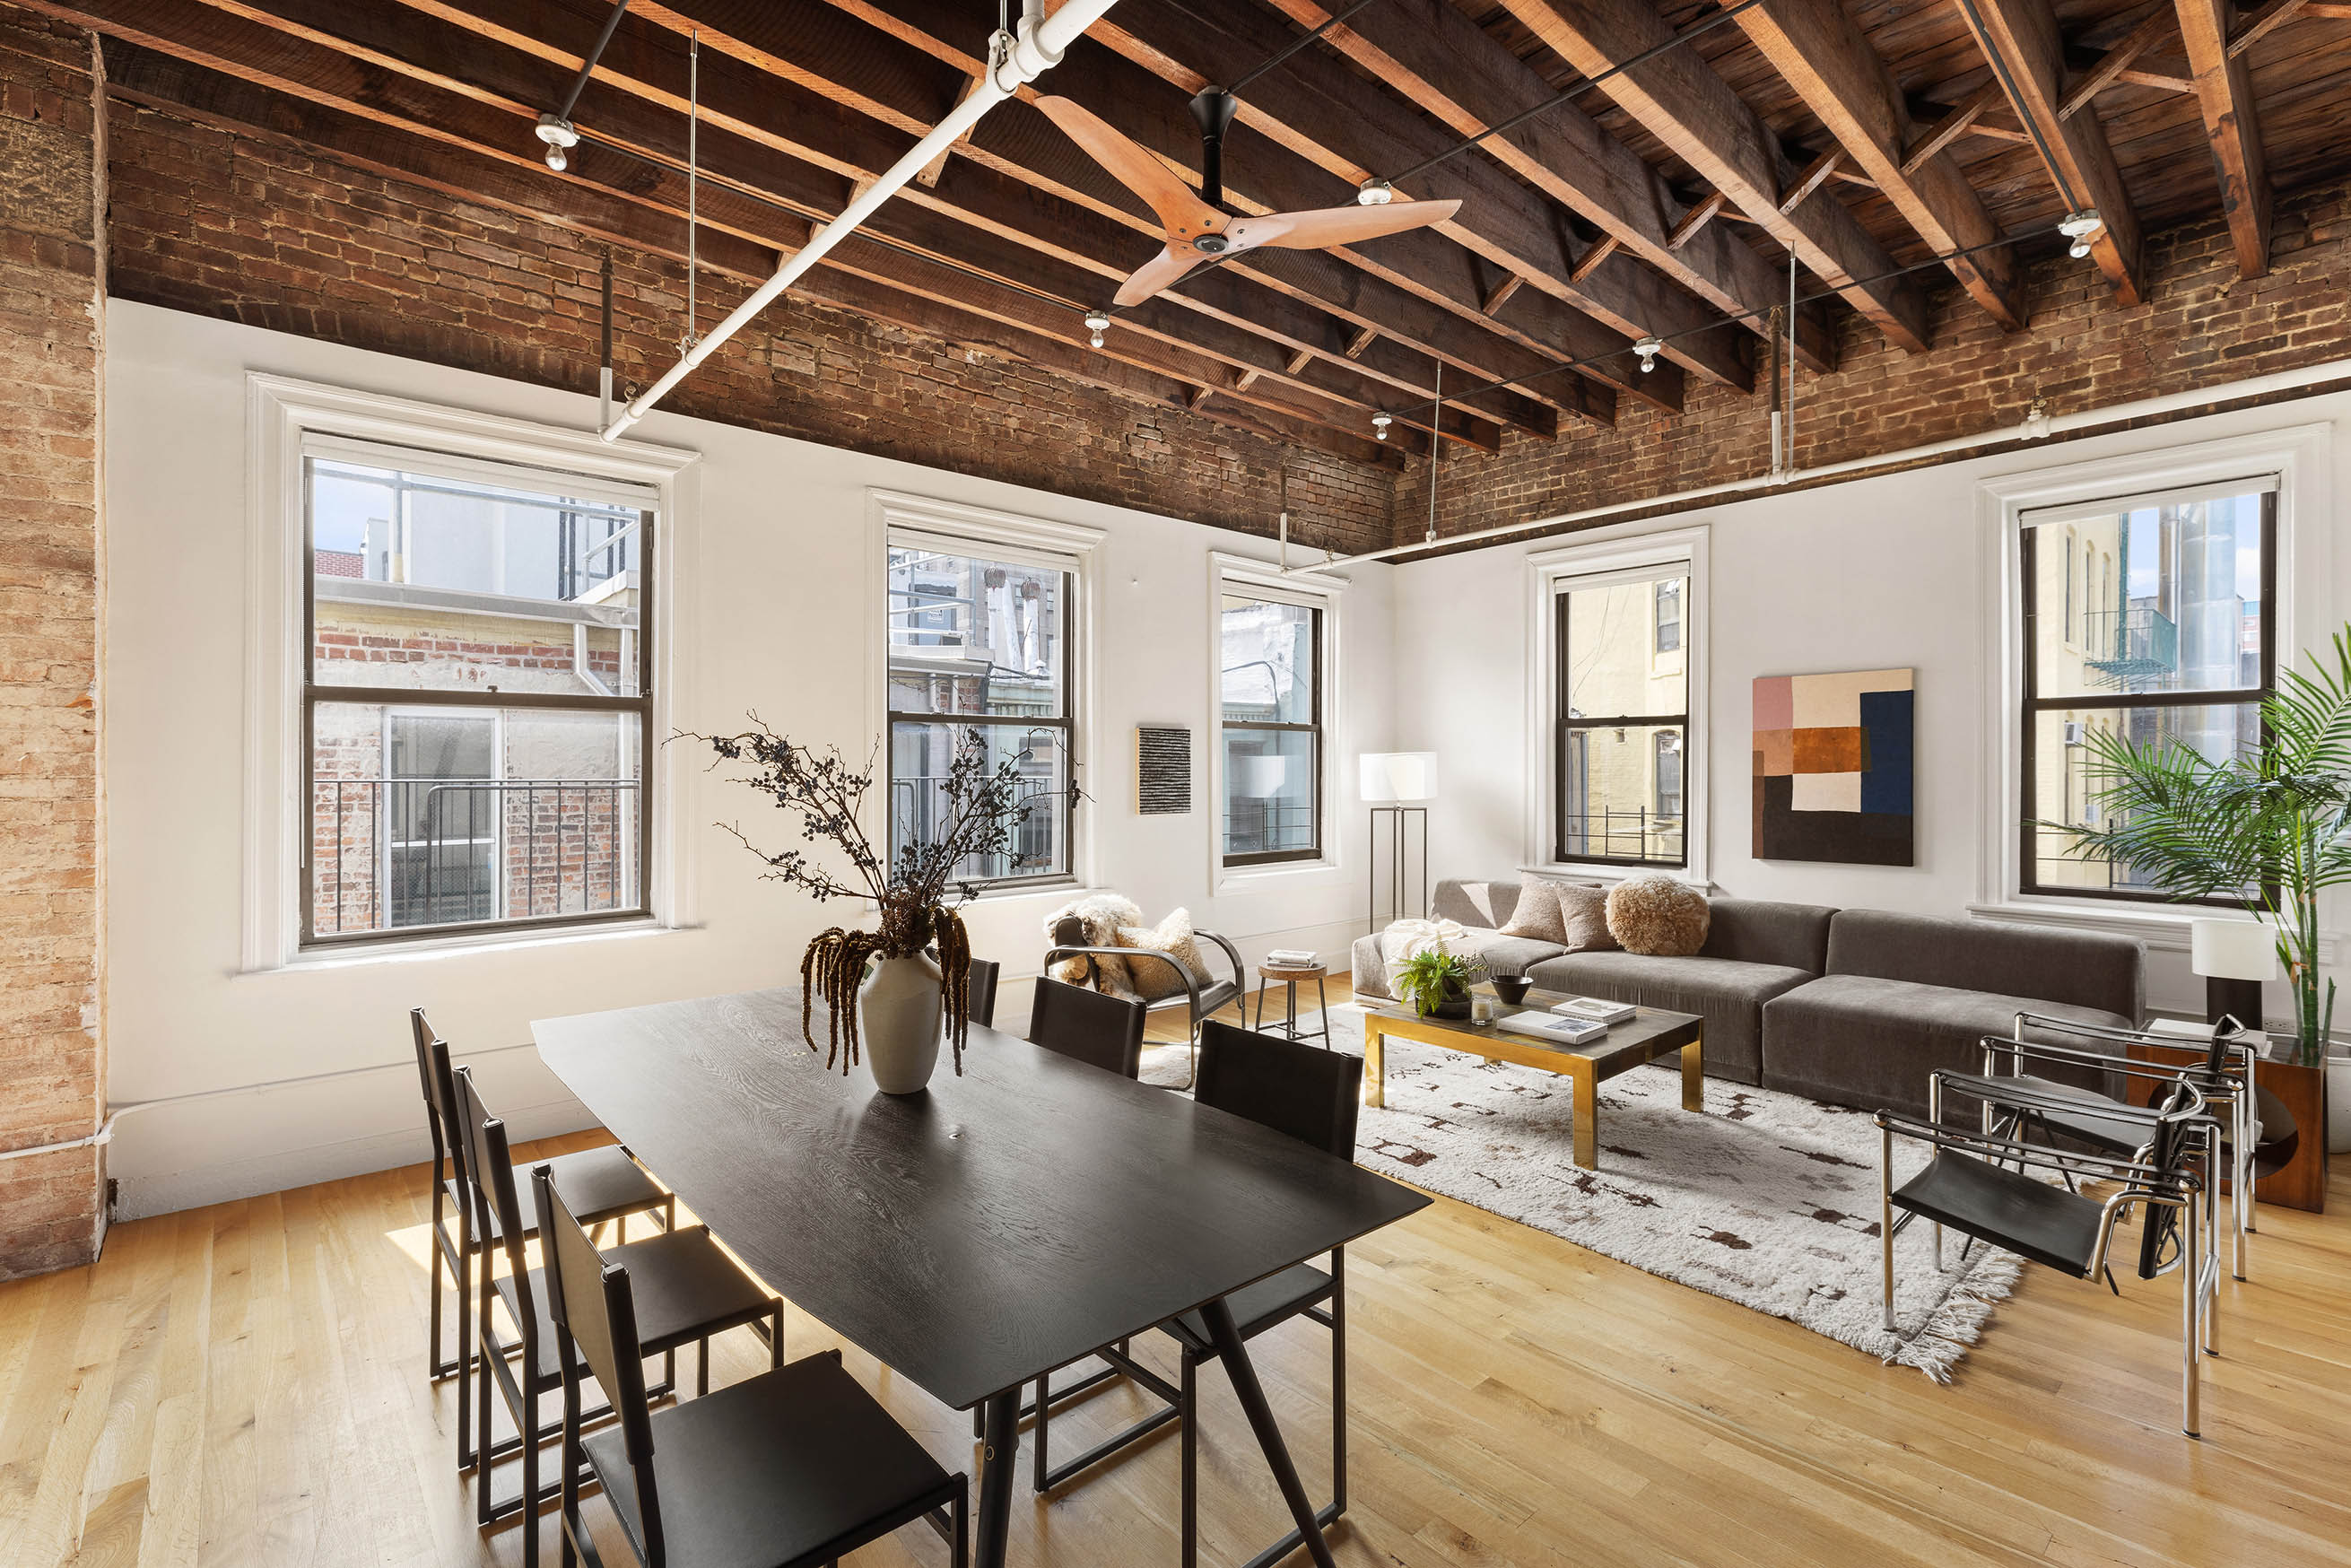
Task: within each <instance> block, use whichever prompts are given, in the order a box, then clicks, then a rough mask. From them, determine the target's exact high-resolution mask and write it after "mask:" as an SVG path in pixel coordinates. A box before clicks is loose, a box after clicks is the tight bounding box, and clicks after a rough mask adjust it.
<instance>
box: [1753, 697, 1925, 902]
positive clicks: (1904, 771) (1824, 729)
mask: <svg viewBox="0 0 2351 1568" xmlns="http://www.w3.org/2000/svg"><path fill="white" fill-rule="evenodd" d="M1914 695H1915V694H1914V693H1913V690H1912V684H1911V672H1910V671H1908V670H1861V671H1856V672H1854V673H1851V674H1836V675H1761V676H1758V677H1757V679H1756V682H1755V858H1756V859H1757V860H1766V861H1837V862H1844V863H1846V864H1851V865H1909V864H1911V863H1913V862H1912V854H1913V849H1912V834H1911V822H1912V816H1911V808H1910V750H1911V733H1912V724H1911V716H1912V698H1913V696H1914Z"/></svg>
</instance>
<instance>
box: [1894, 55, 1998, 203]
mask: <svg viewBox="0 0 2351 1568" xmlns="http://www.w3.org/2000/svg"><path fill="white" fill-rule="evenodd" d="M2006 101H2007V95H2006V94H2005V93H2003V92H2002V91H2001V86H2000V82H1999V79H1998V78H1994V79H1992V80H1991V81H1988V82H1986V83H1984V84H1983V86H1981V87H1980V88H1978V89H1976V90H1975V91H1973V92H1971V93H1970V94H1969V95H1968V98H1967V101H1966V102H1964V103H1962V104H1960V105H1959V107H1958V108H1957V109H1954V110H1951V111H1950V112H1949V114H1947V115H1945V116H1943V118H1942V119H1940V120H1936V121H1934V122H1933V123H1931V124H1929V125H1928V126H1927V128H1926V131H1925V133H1924V134H1922V135H1921V136H1920V137H1919V138H1918V140H1917V141H1915V142H1913V143H1912V144H1911V146H1910V150H1909V151H1908V152H1905V153H1903V154H1902V163H1901V170H1902V172H1903V174H1904V176H1905V177H1906V178H1907V176H1909V175H1912V174H1915V173H1917V172H1918V171H1919V170H1920V169H1921V168H1923V167H1925V166H1926V162H1927V160H1928V159H1929V158H1932V157H1934V156H1935V154H1937V153H1938V152H1941V151H1943V149H1944V148H1946V147H1949V145H1950V144H1951V143H1952V142H1954V141H1958V140H1959V138H1960V137H1962V136H1964V135H1966V134H1967V133H1968V131H1970V130H1971V129H1973V128H1974V127H1975V125H1976V124H1977V123H1978V122H1979V121H1980V120H1982V119H1983V113H1984V110H1988V109H1990V108H1991V106H1992V105H1994V104H1996V103H2004V102H2006Z"/></svg>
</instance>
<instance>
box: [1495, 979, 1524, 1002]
mask: <svg viewBox="0 0 2351 1568" xmlns="http://www.w3.org/2000/svg"><path fill="white" fill-rule="evenodd" d="M1533 986H1534V982H1533V981H1532V980H1530V979H1528V978H1527V977H1525V976H1524V975H1497V976H1495V977H1494V994H1495V995H1496V996H1498V997H1499V998H1502V999H1503V1000H1504V1001H1506V1002H1508V1003H1510V1006H1512V1007H1517V1006H1518V1005H1519V1004H1520V1002H1522V1001H1525V1000H1526V999H1527V992H1528V991H1529V990H1530V989H1531V988H1533Z"/></svg>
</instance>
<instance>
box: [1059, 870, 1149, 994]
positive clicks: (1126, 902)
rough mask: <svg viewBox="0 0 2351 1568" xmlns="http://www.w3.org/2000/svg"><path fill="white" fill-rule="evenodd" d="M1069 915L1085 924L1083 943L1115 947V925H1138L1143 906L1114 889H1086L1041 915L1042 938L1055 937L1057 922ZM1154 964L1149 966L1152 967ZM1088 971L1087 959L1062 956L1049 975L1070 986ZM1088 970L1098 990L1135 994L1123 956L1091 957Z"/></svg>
mask: <svg viewBox="0 0 2351 1568" xmlns="http://www.w3.org/2000/svg"><path fill="white" fill-rule="evenodd" d="M1071 919H1074V920H1076V921H1077V922H1079V923H1080V924H1081V925H1083V926H1084V927H1085V936H1086V939H1085V942H1084V944H1083V945H1084V946H1088V947H1115V946H1118V930H1119V927H1120V926H1122V925H1142V924H1143V909H1142V906H1141V905H1139V904H1136V903H1135V902H1134V900H1133V899H1131V898H1122V897H1120V896H1119V895H1118V894H1114V893H1090V894H1086V895H1085V896H1084V897H1083V898H1079V899H1073V900H1071V902H1070V903H1068V904H1063V905H1061V908H1059V909H1056V910H1055V911H1053V913H1052V914H1050V915H1047V916H1045V940H1046V941H1048V942H1051V941H1053V940H1055V935H1054V934H1055V932H1056V931H1058V930H1059V929H1060V927H1061V922H1062V921H1064V920H1071ZM1153 967H1159V966H1156V965H1154V966H1153ZM1088 972H1089V968H1088V965H1087V961H1086V960H1085V959H1084V958H1064V959H1062V960H1061V962H1060V963H1058V964H1056V965H1054V966H1053V969H1052V976H1053V978H1055V979H1057V980H1066V981H1067V982H1069V983H1070V984H1071V985H1072V986H1082V985H1084V984H1085V983H1086V976H1087V974H1088ZM1091 972H1092V974H1093V976H1094V977H1095V988H1096V989H1098V990H1103V991H1107V992H1109V993H1110V994H1111V995H1112V996H1114V997H1133V996H1134V995H1136V994H1137V992H1136V990H1135V988H1134V977H1132V976H1131V975H1130V974H1128V972H1127V967H1126V960H1125V959H1123V958H1113V957H1101V958H1096V959H1094V960H1093V964H1092V971H1091Z"/></svg>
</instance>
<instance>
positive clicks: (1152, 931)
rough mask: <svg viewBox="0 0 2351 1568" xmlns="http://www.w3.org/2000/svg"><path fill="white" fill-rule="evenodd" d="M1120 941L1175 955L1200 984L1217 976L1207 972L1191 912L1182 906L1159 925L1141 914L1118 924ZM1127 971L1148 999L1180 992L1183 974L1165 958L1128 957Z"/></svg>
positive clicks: (1182, 988)
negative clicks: (1145, 920) (1129, 922)
mask: <svg viewBox="0 0 2351 1568" xmlns="http://www.w3.org/2000/svg"><path fill="white" fill-rule="evenodd" d="M1118 945H1119V946H1122V947H1150V948H1154V949H1156V950H1157V951H1159V952H1162V953H1167V954H1171V955H1173V956H1175V958H1176V959H1177V960H1178V961H1179V962H1181V963H1182V964H1183V966H1184V967H1185V968H1186V969H1188V970H1190V971H1191V973H1192V979H1193V981H1194V983H1196V984H1197V985H1203V986H1205V985H1207V984H1208V983H1209V982H1210V981H1211V980H1213V979H1214V978H1215V977H1214V976H1212V975H1210V974H1209V973H1208V965H1207V960H1206V959H1204V958H1202V957H1201V956H1200V947H1199V944H1198V943H1197V942H1196V941H1195V940H1194V938H1193V933H1192V913H1191V911H1190V910H1187V909H1179V910H1177V911H1175V913H1174V914H1173V915H1169V916H1168V917H1167V918H1166V919H1165V920H1163V921H1161V922H1160V923H1159V924H1158V925H1157V926H1155V927H1153V926H1146V925H1144V924H1143V923H1142V921H1141V919H1140V917H1138V918H1137V920H1136V922H1135V924H1134V925H1122V926H1120V927H1119V928H1118ZM1125 962H1126V972H1127V974H1128V976H1129V977H1131V979H1132V982H1133V984H1134V988H1135V990H1136V992H1137V993H1139V994H1140V995H1141V996H1142V998H1143V999H1144V1001H1146V1002H1155V1001H1158V1000H1159V999H1160V998H1163V997H1175V996H1181V995H1183V993H1184V977H1183V976H1181V975H1179V974H1177V973H1176V972H1175V969H1174V968H1173V967H1171V966H1170V965H1169V964H1168V963H1167V961H1166V960H1165V959H1164V958H1129V959H1127V960H1126V961H1125Z"/></svg>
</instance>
